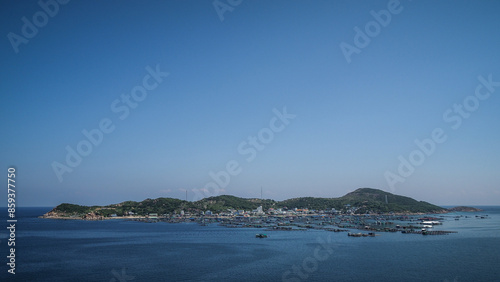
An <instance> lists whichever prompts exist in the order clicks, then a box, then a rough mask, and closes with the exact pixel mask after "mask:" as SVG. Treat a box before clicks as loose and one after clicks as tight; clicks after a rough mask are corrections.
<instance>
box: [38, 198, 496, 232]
mask: <svg viewBox="0 0 500 282" xmlns="http://www.w3.org/2000/svg"><path fill="white" fill-rule="evenodd" d="M258 203H261V204H260V205H258ZM351 203H352V204H351ZM291 205H293V206H299V207H293V208H290V207H289V206H291ZM304 206H307V207H308V208H306V207H304ZM332 206H335V208H334V207H332ZM233 207H240V208H233ZM242 207H254V208H251V209H245V208H242ZM391 210H392V211H391ZM479 211H480V210H479V209H476V208H471V207H455V208H451V209H446V208H442V207H439V206H436V205H432V204H429V203H427V202H422V201H416V200H414V199H412V198H408V197H404V196H399V195H394V194H391V193H388V192H384V191H381V190H377V189H371V188H360V189H357V190H355V191H353V192H351V193H348V194H346V195H345V196H343V197H340V198H311V197H306V198H295V199H290V200H285V201H282V202H276V201H272V200H262V199H244V198H238V197H234V196H228V195H221V196H218V197H212V198H207V199H203V200H201V201H198V202H188V201H182V200H178V199H171V198H158V199H147V200H144V201H142V202H133V201H127V202H123V203H120V204H114V205H108V206H92V207H88V206H79V205H73V204H61V205H59V206H57V207H56V208H54V209H53V210H52V211H50V212H48V213H46V214H45V215H43V216H41V217H42V218H51V219H79V220H107V219H123V220H131V221H138V222H144V223H158V222H166V223H196V224H199V225H202V226H206V225H210V224H217V225H220V226H224V227H227V228H260V229H262V230H264V231H306V230H310V229H317V230H325V231H332V232H347V234H348V235H349V236H354V237H368V236H371V237H374V236H377V235H379V234H377V233H382V232H401V233H404V234H422V235H446V234H450V233H455V232H454V231H446V230H443V226H442V225H443V222H445V221H446V220H460V219H461V218H471V217H472V215H470V216H469V215H464V213H470V212H473V213H475V212H479ZM454 212H460V213H459V214H456V213H455V214H453V213H454ZM474 217H475V218H477V219H487V218H488V216H487V215H477V214H475V215H474ZM257 235H258V236H257V237H259V238H264V236H262V235H263V234H257Z"/></svg>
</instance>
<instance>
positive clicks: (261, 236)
mask: <svg viewBox="0 0 500 282" xmlns="http://www.w3.org/2000/svg"><path fill="white" fill-rule="evenodd" d="M255 238H267V235H266V234H255Z"/></svg>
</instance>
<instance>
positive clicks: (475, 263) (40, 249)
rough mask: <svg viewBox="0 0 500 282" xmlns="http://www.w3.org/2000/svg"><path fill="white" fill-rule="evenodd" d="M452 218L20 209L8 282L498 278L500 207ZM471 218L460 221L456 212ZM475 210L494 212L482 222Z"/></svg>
mask: <svg viewBox="0 0 500 282" xmlns="http://www.w3.org/2000/svg"><path fill="white" fill-rule="evenodd" d="M483 208H484V209H485V210H484V211H483V212H480V213H456V214H448V215H447V217H446V221H445V222H444V224H443V225H442V226H438V227H436V228H435V229H441V230H454V231H458V233H454V234H450V235H443V236H422V235H415V234H401V233H381V236H377V237H374V238H370V237H368V238H353V237H347V235H346V233H334V232H327V231H321V230H308V231H294V232H284V231H281V232H280V231H271V232H270V231H266V232H265V233H266V234H268V235H270V237H269V238H267V239H258V238H255V234H256V233H260V232H262V230H261V229H248V228H245V229H236V228H225V227H220V226H217V225H210V226H199V225H197V224H169V223H140V222H132V221H124V220H107V221H65V220H50V219H39V218H37V216H39V215H41V214H43V213H45V212H47V211H48V210H50V208H45V209H43V208H24V209H20V210H18V213H17V216H18V222H17V224H16V227H17V228H16V274H15V275H11V274H8V273H7V269H8V266H7V265H6V262H7V258H6V256H7V255H8V254H9V253H8V247H7V236H8V232H7V229H6V226H8V224H7V223H6V218H5V217H2V219H1V222H0V224H1V225H2V226H5V227H2V232H1V233H0V240H1V242H0V252H1V257H3V260H2V267H1V268H0V271H1V273H0V280H1V281H117V282H118V281H120V282H122V281H307V280H308V281H450V282H451V281H500V270H499V269H500V207H483ZM459 214H463V215H468V216H471V218H461V219H460V220H458V221H455V220H454V219H453V217H452V215H459ZM476 214H488V215H489V216H488V217H489V218H487V219H477V218H475V217H474V216H475V215H476Z"/></svg>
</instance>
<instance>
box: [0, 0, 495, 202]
mask: <svg viewBox="0 0 500 282" xmlns="http://www.w3.org/2000/svg"><path fill="white" fill-rule="evenodd" d="M42 2H43V3H51V5H49V8H48V9H49V11H51V13H52V14H53V16H46V18H45V20H46V22H45V23H44V22H43V20H44V17H43V13H44V12H43V11H44V10H43V8H42V7H41V6H40V4H38V2H37V1H5V0H2V1H1V2H0V3H1V4H0V5H1V7H2V8H1V9H0V19H1V20H0V21H1V25H0V30H1V34H3V35H4V37H3V40H1V41H0V56H1V61H2V65H1V73H2V78H3V79H2V83H1V84H0V93H1V97H0V99H1V100H0V101H1V102H0V104H1V107H2V110H1V112H0V118H1V119H0V121H1V123H0V132H2V138H1V139H0V140H1V141H0V153H1V156H2V157H1V163H2V165H1V167H2V168H3V169H4V170H5V173H3V174H1V176H0V179H3V180H2V182H3V183H6V171H7V168H8V167H9V166H11V165H14V166H15V167H16V168H17V185H18V192H17V202H18V204H19V205H22V206H55V205H57V204H59V203H61V202H70V203H78V204H85V205H94V204H96V205H102V204H110V203H118V202H121V201H125V200H136V201H140V200H143V199H145V198H156V197H173V198H181V199H184V198H185V197H186V196H185V191H186V190H188V199H189V200H196V199H198V198H200V197H205V196H213V195H218V194H231V195H235V196H240V197H260V189H261V187H262V189H263V194H264V197H265V198H272V199H276V200H283V199H287V198H292V197H301V196H314V197H338V196H342V195H344V194H345V193H347V192H350V191H353V190H354V189H356V188H359V187H373V188H379V189H383V190H386V191H389V192H393V193H396V194H401V195H406V196H410V197H414V198H416V199H418V200H425V201H429V202H432V203H436V204H442V205H453V204H468V205H488V204H491V205H498V204H500V201H499V199H500V175H499V174H498V171H500V164H499V162H498V157H499V156H500V148H499V146H498V143H499V141H500V133H499V131H498V128H499V127H498V125H499V123H500V111H498V108H499V106H500V97H499V95H500V87H499V86H497V85H495V83H496V82H497V81H500V66H499V64H498V62H500V53H499V52H498V50H499V49H500V36H498V35H499V34H498V31H499V30H500V20H499V19H498V12H499V11H500V3H499V2H497V1H474V2H472V1H439V2H434V1H400V2H399V4H398V3H397V2H394V1H272V2H271V1H241V3H240V4H239V5H235V6H229V7H231V9H232V10H231V11H226V12H224V13H223V14H222V17H223V20H221V17H219V14H218V12H217V10H216V8H215V7H214V5H213V2H212V1H105V2H99V3H97V2H96V3H93V4H90V3H88V2H87V1H76V0H73V1H69V2H68V3H66V4H63V3H59V2H53V1H44V0H42ZM61 2H63V1H61ZM53 3H57V7H58V9H55V5H53ZM220 3H223V5H230V3H233V4H238V2H237V1H230V2H229V3H228V2H227V1H224V0H221V1H220ZM221 7H222V6H221ZM388 7H393V8H392V9H393V12H394V11H395V10H397V11H399V12H397V13H393V12H390V11H389V10H390V9H389V8H388ZM394 7H395V8H394ZM394 9H395V10H394ZM381 10H384V11H388V12H385V13H389V14H390V17H391V19H390V22H388V23H386V24H385V26H382V25H380V24H379V23H376V24H375V25H374V21H375V19H374V16H373V15H372V14H371V13H370V12H371V11H374V12H376V13H382V14H384V12H380V11H381ZM45 13H47V12H45ZM219 13H220V11H219ZM384 15H386V14H384ZM34 16H35V19H34ZM23 17H25V18H26V19H27V20H28V21H29V22H30V23H31V24H33V22H34V21H38V24H39V25H40V27H38V28H37V29H38V31H37V32H36V33H35V34H34V35H33V32H32V34H29V33H28V35H27V36H24V35H23V26H24V25H25V22H23ZM386 20H387V18H386ZM370 25H371V26H372V28H376V26H378V27H379V30H378V31H377V30H371V31H370V30H368V31H366V29H365V28H366V27H367V26H370ZM35 27H36V26H35ZM355 27H358V28H359V29H360V30H362V31H363V32H364V33H365V34H366V33H367V32H368V33H370V32H372V33H371V34H372V35H373V36H372V37H370V36H369V35H365V36H368V38H369V39H370V42H369V43H368V44H366V46H362V48H361V47H360V46H358V47H360V48H358V47H356V42H357V41H355V37H356V31H355ZM369 28H370V27H369ZM28 29H29V27H24V31H25V32H29V30H28ZM9 34H10V37H9ZM12 34H16V36H18V37H16V38H18V39H19V38H20V37H23V38H24V40H25V41H23V42H24V43H19V42H17V41H15V43H14V44H12V43H11V38H12V36H13V35H12ZM28 36H30V37H31V38H28ZM358 37H359V35H358ZM16 42H17V43H16ZM343 42H344V43H346V44H349V45H350V46H353V48H358V53H353V54H351V55H350V58H349V59H350V62H348V60H347V59H346V56H344V53H343V51H342V49H341V48H340V46H341V43H343ZM358 43H359V42H358ZM16 49H17V53H16ZM148 67H149V68H151V69H153V70H155V69H158V70H159V72H161V73H162V75H163V73H168V76H167V75H164V76H163V77H160V81H159V80H155V79H154V78H153V77H151V75H150V72H148V70H147V68H148ZM148 75H149V77H148ZM480 76H481V77H483V78H484V79H486V80H488V77H489V76H490V80H492V81H493V86H491V85H490V88H491V89H490V90H488V87H486V86H484V83H483V84H482V83H481V81H480V80H479V79H478V77H480ZM144 80H146V81H147V83H148V85H153V84H154V85H155V87H151V88H154V89H152V90H147V94H146V96H142V97H141V99H140V101H138V102H136V103H135V104H137V105H136V107H135V108H132V107H131V106H129V105H128V104H126V103H125V102H123V101H122V100H121V99H122V98H121V95H130V94H131V92H132V91H133V90H134V89H140V88H141V87H144V86H143V85H144ZM490 84H491V83H490ZM497 84H498V83H497ZM479 85H483V86H479ZM137 87H139V88H137ZM477 87H480V88H481V89H480V91H479V93H480V94H481V95H483V96H482V97H483V99H479V98H477V96H475V91H476V88H477ZM137 93H139V92H137ZM488 93H489V94H488ZM486 95H489V96H488V97H487V98H484V97H485V96H486ZM468 96H473V97H469V98H467V97H468ZM474 97H475V98H474ZM115 100H117V102H116V104H115V109H114V110H113V108H112V105H113V103H114V101H115ZM467 103H468V104H467ZM455 104H457V105H458V106H462V107H465V110H463V111H465V112H464V113H465V114H466V115H467V118H465V117H464V116H465V114H464V115H462V116H461V115H460V113H458V112H456V110H455V109H454V105H455ZM118 106H121V107H127V108H128V110H129V114H128V115H127V116H126V117H125V118H123V117H124V116H122V114H124V111H118V110H117V108H116V107H118ZM284 108H286V111H287V112H288V114H290V115H293V116H295V117H294V118H293V119H292V118H290V119H289V120H286V122H287V123H288V124H284V123H283V121H281V120H280V119H278V118H276V117H277V115H276V111H278V112H283V109H284ZM121 109H123V108H121ZM449 109H451V112H449V113H447V111H448V110H449ZM467 109H468V110H467ZM445 113H447V114H445ZM443 115H445V116H447V118H446V117H443ZM120 116H121V117H122V118H123V119H120ZM103 119H104V120H107V121H109V122H110V124H108V126H111V127H113V128H114V130H113V131H112V132H110V133H103V136H102V140H101V141H100V142H97V143H98V144H97V145H92V149H91V150H90V153H89V154H88V155H87V156H82V157H81V162H80V163H79V164H78V165H76V166H75V167H70V166H68V164H67V162H66V155H67V154H68V152H67V150H66V147H67V146H69V147H71V148H72V149H73V150H76V148H77V146H78V144H79V143H80V142H81V141H82V140H83V141H85V142H87V143H89V142H90V141H89V140H88V139H87V138H86V137H85V136H84V135H83V134H82V131H83V130H87V131H91V130H93V129H96V128H99V126H100V125H99V124H100V123H101V121H102V120H103ZM458 119H460V120H461V124H460V125H459V126H457V120H458ZM271 121H275V124H276V126H281V125H282V126H283V127H280V128H282V130H280V131H279V132H278V131H276V132H274V131H271V132H272V134H273V135H272V138H270V139H269V138H268V137H269V135H266V134H269V132H270V131H269V128H270V122H271ZM453 126H455V127H456V128H455V129H454V128H453ZM436 128H438V129H441V131H442V132H443V134H444V135H445V136H446V138H445V141H443V142H441V143H436V142H434V141H433V142H434V143H435V146H434V148H433V150H432V152H431V153H430V154H428V155H425V154H423V153H422V150H421V149H419V147H417V145H416V144H415V143H414V140H415V139H418V140H420V141H422V140H424V139H429V138H431V139H432V132H433V130H435V129H436ZM259 133H261V137H260V138H264V141H266V142H267V143H266V144H263V143H262V140H261V139H259ZM251 136H256V137H257V140H258V142H259V143H260V145H259V149H257V148H255V147H254V148H253V150H255V153H256V154H255V156H254V158H251V160H250V161H249V160H248V159H249V158H250V155H251V154H250V153H248V152H250V150H251V148H252V147H251V145H250V143H249V139H248V138H249V137H251ZM266 138H267V139H266ZM85 142H84V143H85ZM244 142H246V143H244ZM242 143H243V145H242ZM82 146H83V145H82ZM240 146H241V147H240ZM82 148H83V147H82ZM82 150H84V149H82ZM245 150H246V151H245ZM416 150H417V151H418V150H420V153H418V152H417V153H414V154H413V156H418V155H419V154H421V155H420V156H424V159H423V161H422V162H421V163H419V164H418V165H414V166H413V167H414V169H413V171H412V173H410V175H407V176H406V175H402V174H401V173H399V172H398V167H399V166H401V160H400V159H399V156H402V157H403V158H404V159H406V160H408V159H409V157H410V155H411V154H412V152H414V151H416ZM242 151H244V152H247V153H242ZM87 152H88V150H87ZM422 154H423V155H422ZM232 161H233V162H232ZM414 161H415V162H419V160H417V159H414ZM55 162H57V163H59V164H61V165H64V166H66V167H67V168H69V169H71V170H72V171H71V172H63V173H62V174H61V173H59V174H60V176H61V178H62V181H60V179H59V178H58V173H57V172H55V170H54V167H53V164H54V163H55ZM228 163H232V164H234V163H237V169H236V168H234V167H233V171H232V172H233V174H234V175H231V174H229V173H228V168H227V165H228ZM220 171H223V173H222V174H219V175H223V174H227V175H228V176H229V178H224V177H223V176H221V177H222V178H221V179H220V183H217V181H214V180H213V178H212V177H211V176H210V172H213V173H214V174H217V173H218V172H220ZM235 171H237V173H235ZM388 172H389V174H392V175H393V176H394V175H396V177H399V178H398V179H399V180H402V181H396V182H393V184H392V185H391V184H390V181H388V179H387V175H388ZM392 179H394V178H392ZM210 183H212V184H210ZM207 185H208V186H207ZM214 185H217V186H214ZM223 186H224V187H223ZM213 187H218V188H217V189H215V188H213ZM6 197H7V195H6V193H3V194H1V195H0V201H2V203H6ZM2 205H4V204H2Z"/></svg>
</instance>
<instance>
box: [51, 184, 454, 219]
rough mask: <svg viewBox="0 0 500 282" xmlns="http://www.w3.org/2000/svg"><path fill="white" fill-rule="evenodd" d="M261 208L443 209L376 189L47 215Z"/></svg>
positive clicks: (66, 208)
mask: <svg viewBox="0 0 500 282" xmlns="http://www.w3.org/2000/svg"><path fill="white" fill-rule="evenodd" d="M259 206H262V207H263V209H264V210H268V209H269V208H275V209H278V208H284V209H289V210H290V209H294V208H298V209H305V208H307V209H309V210H331V209H332V208H334V209H336V210H339V211H344V212H354V213H357V214H363V213H367V212H370V213H388V212H397V213H439V212H443V211H445V209H444V208H441V207H438V206H436V205H432V204H429V203H427V202H423V201H417V200H414V199H412V198H409V197H405V196H400V195H395V194H391V193H389V192H385V191H382V190H378V189H372V188H359V189H357V190H355V191H353V192H350V193H348V194H346V195H344V196H342V197H340V198H313V197H302V198H293V199H288V200H284V201H274V200H269V199H246V198H239V197H235V196H230V195H221V196H216V197H209V198H204V199H202V200H199V201H196V202H188V201H183V200H179V199H172V198H157V199H146V200H144V201H142V202H135V201H126V202H123V203H119V204H112V205H108V206H92V207H88V206H79V205H73V204H67V203H64V204H61V205H59V206H57V207H55V208H54V209H53V210H52V211H51V212H49V213H48V215H57V216H68V217H69V216H75V215H84V214H87V213H94V214H96V215H99V216H104V217H109V216H110V215H112V214H116V215H118V216H123V215H128V214H131V213H133V214H136V215H147V214H149V213H158V214H173V213H179V212H180V211H181V210H184V211H186V212H192V213H198V212H201V211H207V210H211V211H212V212H221V211H227V210H228V209H233V210H246V211H249V210H254V209H256V208H257V207H259Z"/></svg>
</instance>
